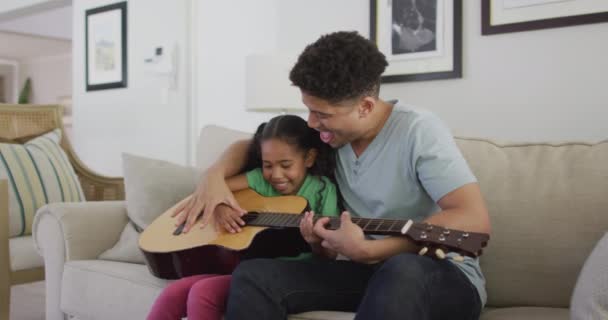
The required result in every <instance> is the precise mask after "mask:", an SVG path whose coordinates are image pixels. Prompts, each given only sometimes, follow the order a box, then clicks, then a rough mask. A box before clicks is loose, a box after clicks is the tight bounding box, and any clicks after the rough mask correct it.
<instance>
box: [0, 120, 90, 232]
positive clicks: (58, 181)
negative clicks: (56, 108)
mask: <svg viewBox="0 0 608 320" xmlns="http://www.w3.org/2000/svg"><path fill="white" fill-rule="evenodd" d="M60 141H61V130H59V129H55V130H53V131H50V132H48V133H46V134H44V135H41V136H39V137H36V138H34V139H32V140H30V141H28V142H26V143H25V144H9V143H0V179H6V180H8V185H9V225H10V226H9V230H10V237H19V236H26V235H30V234H32V221H33V218H34V215H35V214H36V211H37V210H38V208H40V207H42V206H44V205H45V204H47V203H53V202H78V201H85V198H84V194H83V192H82V187H81V185H80V181H78V177H77V176H76V173H75V172H74V168H73V167H72V164H71V163H70V161H69V159H68V156H67V154H66V153H65V152H64V151H63V149H61V146H60V145H59V142H60Z"/></svg>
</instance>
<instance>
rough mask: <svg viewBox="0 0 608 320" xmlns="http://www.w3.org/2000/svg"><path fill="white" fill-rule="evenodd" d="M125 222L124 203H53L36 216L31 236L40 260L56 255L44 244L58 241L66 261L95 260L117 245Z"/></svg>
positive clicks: (39, 211) (125, 211) (126, 220)
mask: <svg viewBox="0 0 608 320" xmlns="http://www.w3.org/2000/svg"><path fill="white" fill-rule="evenodd" d="M127 222H128V217H127V209H126V204H125V202H124V201H92V202H73V203H52V204H48V205H45V206H44V207H42V208H40V209H39V210H38V212H37V213H36V217H35V218H34V225H33V227H32V235H33V237H34V242H35V244H36V248H37V249H38V252H39V253H40V254H41V255H42V256H43V257H45V256H47V255H48V254H53V253H57V252H48V251H47V250H46V244H47V243H52V242H54V241H55V240H59V241H60V242H61V243H62V244H63V249H64V252H63V254H64V258H65V261H70V260H87V259H96V258H97V256H99V255H100V254H101V253H102V252H104V251H105V250H107V249H109V248H111V247H112V246H113V245H114V244H115V243H116V242H117V241H118V239H119V238H120V234H121V232H122V230H123V229H124V227H125V225H126V224H127ZM51 238H53V239H51Z"/></svg>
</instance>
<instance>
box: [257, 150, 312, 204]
mask: <svg viewBox="0 0 608 320" xmlns="http://www.w3.org/2000/svg"><path fill="white" fill-rule="evenodd" d="M260 146H261V153H262V173H263V176H264V179H266V181H268V182H269V183H270V184H271V185H272V187H273V188H274V189H275V190H277V191H278V192H279V193H280V194H283V195H294V194H297V193H298V190H300V187H301V186H302V183H304V179H305V178H306V173H307V171H308V168H310V167H312V165H313V164H314V162H315V157H316V150H314V149H312V150H309V151H308V152H306V151H303V150H299V149H298V148H297V147H296V146H293V145H290V144H288V143H287V142H285V141H283V140H281V139H276V138H271V139H268V140H264V141H262V143H261V145H260Z"/></svg>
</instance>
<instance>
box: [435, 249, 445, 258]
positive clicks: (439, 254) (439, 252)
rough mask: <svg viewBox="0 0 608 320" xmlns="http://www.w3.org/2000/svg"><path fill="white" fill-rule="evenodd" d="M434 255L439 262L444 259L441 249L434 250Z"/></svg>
mask: <svg viewBox="0 0 608 320" xmlns="http://www.w3.org/2000/svg"><path fill="white" fill-rule="evenodd" d="M435 255H436V256H437V258H439V259H441V260H443V259H445V252H443V250H441V249H437V250H435Z"/></svg>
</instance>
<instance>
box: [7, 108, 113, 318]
mask: <svg viewBox="0 0 608 320" xmlns="http://www.w3.org/2000/svg"><path fill="white" fill-rule="evenodd" d="M62 114H63V108H62V107H61V106H58V105H10V104H0V142H2V143H23V142H25V141H28V140H30V139H32V138H34V137H37V136H39V135H41V134H44V133H46V132H49V131H51V130H54V129H56V128H60V129H61V131H62V132H63V138H62V141H61V147H62V148H63V149H64V150H65V152H66V153H67V155H68V158H69V159H70V162H71V163H72V166H73V167H74V170H75V171H76V174H77V175H78V178H79V180H80V183H81V185H82V189H83V192H84V194H85V198H86V200H87V201H103V200H124V183H123V179H122V178H110V177H104V176H100V175H98V174H95V173H94V172H92V171H91V170H90V169H89V168H87V167H86V166H85V165H84V164H83V163H82V162H81V161H80V160H79V159H78V157H77V156H76V154H75V153H74V150H73V149H72V147H71V146H70V142H69V141H68V139H67V137H65V131H64V128H63V122H62ZM8 198H9V197H8V183H7V181H6V180H1V181H0V320H8V317H9V306H10V292H11V289H10V288H11V286H12V285H16V284H22V283H28V282H34V281H39V280H44V267H43V266H42V265H41V266H40V267H37V268H33V269H27V270H11V260H10V251H9V242H10V240H11V239H10V238H9V230H8V229H9V221H8V219H9V214H8V210H9V209H8V207H9V204H8Z"/></svg>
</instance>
